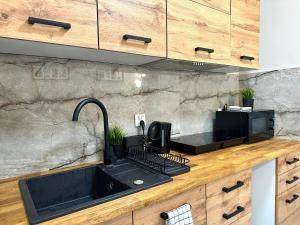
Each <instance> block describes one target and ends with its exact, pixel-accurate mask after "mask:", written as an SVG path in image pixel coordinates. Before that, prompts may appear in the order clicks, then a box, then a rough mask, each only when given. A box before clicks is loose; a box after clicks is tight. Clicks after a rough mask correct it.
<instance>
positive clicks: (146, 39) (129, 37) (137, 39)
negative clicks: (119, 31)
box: [123, 34, 152, 44]
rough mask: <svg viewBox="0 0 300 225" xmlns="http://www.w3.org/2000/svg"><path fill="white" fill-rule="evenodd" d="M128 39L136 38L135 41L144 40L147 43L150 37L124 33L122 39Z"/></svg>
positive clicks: (150, 40)
mask: <svg viewBox="0 0 300 225" xmlns="http://www.w3.org/2000/svg"><path fill="white" fill-rule="evenodd" d="M128 39H131V40H136V41H143V42H145V44H149V43H151V42H152V39H151V38H147V37H141V36H135V35H130V34H125V35H124V36H123V40H126V41H127V40H128Z"/></svg>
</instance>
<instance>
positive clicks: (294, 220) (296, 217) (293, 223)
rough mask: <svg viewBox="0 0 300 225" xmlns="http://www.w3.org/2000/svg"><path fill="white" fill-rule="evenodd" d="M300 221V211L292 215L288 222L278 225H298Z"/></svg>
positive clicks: (287, 219)
mask: <svg viewBox="0 0 300 225" xmlns="http://www.w3.org/2000/svg"><path fill="white" fill-rule="evenodd" d="M299 221H300V210H297V211H295V212H294V213H292V214H290V215H289V216H288V218H286V220H284V222H282V223H277V225H297V224H299Z"/></svg>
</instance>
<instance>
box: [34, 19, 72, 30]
mask: <svg viewBox="0 0 300 225" xmlns="http://www.w3.org/2000/svg"><path fill="white" fill-rule="evenodd" d="M28 23H29V24H35V23H38V24H44V25H49V26H54V27H61V28H64V29H66V30H69V29H70V28H71V24H70V23H63V22H58V21H54V20H45V19H40V18H36V17H31V16H30V17H28Z"/></svg>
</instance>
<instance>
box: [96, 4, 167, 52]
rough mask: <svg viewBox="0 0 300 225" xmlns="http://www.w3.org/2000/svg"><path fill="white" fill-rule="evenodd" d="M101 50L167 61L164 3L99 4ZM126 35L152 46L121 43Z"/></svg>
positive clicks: (141, 43)
mask: <svg viewBox="0 0 300 225" xmlns="http://www.w3.org/2000/svg"><path fill="white" fill-rule="evenodd" d="M98 7H99V10H98V11H99V43H100V49H104V50H112V51H121V52H128V53H135V54H143V55H151V56H159V57H166V51H167V49H166V32H167V31H166V1H165V0H99V1H98ZM125 34H130V35H135V36H141V37H147V38H151V39H152V42H151V43H149V44H145V43H144V42H142V41H135V40H123V36H124V35H125Z"/></svg>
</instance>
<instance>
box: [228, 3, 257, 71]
mask: <svg viewBox="0 0 300 225" xmlns="http://www.w3.org/2000/svg"><path fill="white" fill-rule="evenodd" d="M259 34H260V0H231V48H232V51H231V63H232V64H233V65H236V66H241V67H248V68H257V67H258V66H259ZM249 57H250V58H249ZM251 57H253V58H252V59H251Z"/></svg>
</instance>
